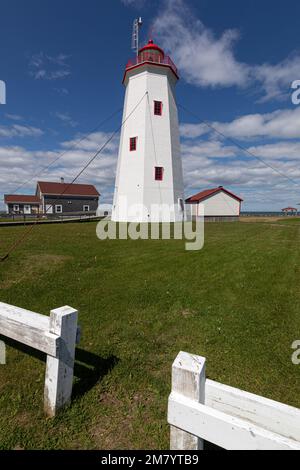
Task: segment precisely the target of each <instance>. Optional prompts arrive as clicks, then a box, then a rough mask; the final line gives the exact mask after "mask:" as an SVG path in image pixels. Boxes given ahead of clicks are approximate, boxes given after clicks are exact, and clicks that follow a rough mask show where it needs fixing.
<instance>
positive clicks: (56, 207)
mask: <svg viewBox="0 0 300 470" xmlns="http://www.w3.org/2000/svg"><path fill="white" fill-rule="evenodd" d="M99 198H100V194H99V192H98V191H97V189H96V188H95V186H93V185H91V184H74V183H73V184H70V183H65V182H64V180H63V179H62V180H61V182H60V183H54V182H49V181H38V183H37V188H36V194H35V196H28V195H9V194H8V195H5V197H4V200H5V203H6V205H7V212H8V213H9V214H27V215H28V214H36V213H40V214H45V215H47V216H55V215H70V216H71V215H79V214H80V215H81V214H83V213H87V214H89V215H96V212H97V209H98V205H99Z"/></svg>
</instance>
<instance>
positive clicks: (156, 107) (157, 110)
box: [154, 101, 162, 116]
mask: <svg viewBox="0 0 300 470" xmlns="http://www.w3.org/2000/svg"><path fill="white" fill-rule="evenodd" d="M154 114H155V116H161V115H162V102H161V101H154Z"/></svg>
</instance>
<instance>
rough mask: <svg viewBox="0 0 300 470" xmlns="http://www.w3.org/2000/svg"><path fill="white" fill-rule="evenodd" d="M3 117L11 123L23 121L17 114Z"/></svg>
mask: <svg viewBox="0 0 300 470" xmlns="http://www.w3.org/2000/svg"><path fill="white" fill-rule="evenodd" d="M4 116H5V117H6V118H7V119H10V120H11V121H23V117H22V116H19V115H18V114H8V113H7V114H4Z"/></svg>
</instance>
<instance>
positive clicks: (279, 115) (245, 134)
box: [180, 107, 300, 140]
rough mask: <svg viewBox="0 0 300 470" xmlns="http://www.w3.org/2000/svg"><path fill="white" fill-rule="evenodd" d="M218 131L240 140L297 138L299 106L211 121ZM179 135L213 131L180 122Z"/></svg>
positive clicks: (188, 135) (190, 136)
mask: <svg viewBox="0 0 300 470" xmlns="http://www.w3.org/2000/svg"><path fill="white" fill-rule="evenodd" d="M209 124H211V125H212V126H213V127H214V128H215V129H217V130H218V131H219V132H222V133H223V134H224V135H226V136H227V137H232V138H236V139H240V140H247V139H253V138H262V137H267V138H276V139H297V138H299V137H300V107H295V108H294V109H281V110H277V111H274V112H272V113H266V114H247V115H245V116H240V117H238V118H236V119H234V120H233V121H231V122H227V123H222V122H212V123H209ZM180 130H181V135H182V136H183V137H184V138H188V139H189V138H192V139H193V138H197V137H200V136H202V135H205V134H208V133H213V130H212V129H211V128H210V127H208V126H207V125H205V124H202V123H200V124H187V123H185V124H182V125H181V126H180Z"/></svg>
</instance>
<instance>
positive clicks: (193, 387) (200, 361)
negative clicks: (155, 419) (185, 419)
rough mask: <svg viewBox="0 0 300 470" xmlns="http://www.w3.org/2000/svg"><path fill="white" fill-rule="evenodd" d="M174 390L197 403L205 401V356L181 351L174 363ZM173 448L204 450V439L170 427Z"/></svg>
mask: <svg viewBox="0 0 300 470" xmlns="http://www.w3.org/2000/svg"><path fill="white" fill-rule="evenodd" d="M172 392H175V393H178V394H180V395H183V396H184V397H187V398H189V399H190V400H194V401H196V402H197V403H203V404H204V402H205V358H204V357H201V356H194V355H192V354H188V353H185V352H182V351H181V352H180V353H179V354H178V356H177V357H176V359H175V361H174V363H173V365H172ZM170 433H171V439H170V449H171V450H203V440H202V439H200V438H198V437H196V436H194V435H192V434H189V433H187V432H185V431H182V430H181V429H179V428H176V427H175V426H171V428H170Z"/></svg>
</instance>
